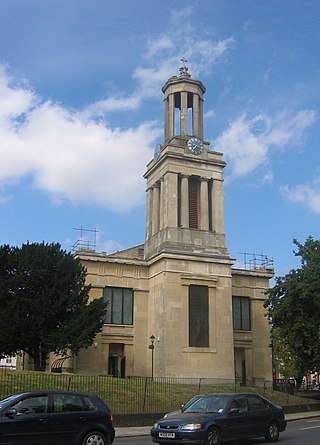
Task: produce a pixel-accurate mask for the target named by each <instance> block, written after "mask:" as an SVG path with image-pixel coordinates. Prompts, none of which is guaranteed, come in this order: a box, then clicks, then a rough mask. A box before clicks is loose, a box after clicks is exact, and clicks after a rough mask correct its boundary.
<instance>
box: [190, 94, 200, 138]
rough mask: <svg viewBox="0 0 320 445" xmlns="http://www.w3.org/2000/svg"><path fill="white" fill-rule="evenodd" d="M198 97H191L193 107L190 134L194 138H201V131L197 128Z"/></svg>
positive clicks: (195, 95)
mask: <svg viewBox="0 0 320 445" xmlns="http://www.w3.org/2000/svg"><path fill="white" fill-rule="evenodd" d="M199 100H200V98H199V96H198V95H197V94H194V95H193V107H192V134H193V135H194V136H196V137H201V131H200V128H199V115H200V114H199V113H200V110H199Z"/></svg>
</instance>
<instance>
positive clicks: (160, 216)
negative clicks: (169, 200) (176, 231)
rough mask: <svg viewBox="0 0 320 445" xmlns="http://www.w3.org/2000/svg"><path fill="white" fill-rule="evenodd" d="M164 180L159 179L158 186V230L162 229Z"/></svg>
mask: <svg viewBox="0 0 320 445" xmlns="http://www.w3.org/2000/svg"><path fill="white" fill-rule="evenodd" d="M163 186H164V181H163V178H161V179H160V182H159V187H160V203H159V213H160V215H159V230H162V229H163V227H164V225H163V211H164V187H163Z"/></svg>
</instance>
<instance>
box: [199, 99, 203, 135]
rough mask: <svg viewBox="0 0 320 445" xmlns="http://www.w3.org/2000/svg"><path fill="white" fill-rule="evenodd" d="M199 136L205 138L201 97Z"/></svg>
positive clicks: (200, 100)
mask: <svg viewBox="0 0 320 445" xmlns="http://www.w3.org/2000/svg"><path fill="white" fill-rule="evenodd" d="M199 138H200V139H201V140H202V139H203V99H202V98H201V97H199Z"/></svg>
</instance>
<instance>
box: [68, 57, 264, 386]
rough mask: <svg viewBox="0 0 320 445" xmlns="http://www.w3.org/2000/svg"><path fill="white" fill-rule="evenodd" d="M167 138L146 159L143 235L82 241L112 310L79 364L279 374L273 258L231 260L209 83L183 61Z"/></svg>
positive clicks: (246, 376) (168, 87) (172, 89)
mask: <svg viewBox="0 0 320 445" xmlns="http://www.w3.org/2000/svg"><path fill="white" fill-rule="evenodd" d="M162 91H163V94H164V139H163V143H162V144H159V145H157V147H156V149H155V153H154V158H153V159H152V160H150V162H149V163H148V165H147V167H146V172H145V174H144V178H145V179H146V234H145V241H144V243H143V244H141V245H139V246H135V247H132V248H129V249H126V250H124V251H120V252H116V253H113V254H109V255H108V254H105V253H98V252H95V251H93V250H79V251H77V253H76V256H77V257H79V258H80V259H81V261H82V263H83V264H84V266H85V267H86V268H87V281H88V283H90V284H91V286H92V288H91V291H90V298H92V299H93V298H100V297H103V298H104V299H105V300H106V301H108V310H107V314H106V318H105V324H104V326H103V330H102V332H101V333H100V334H98V336H97V338H96V340H95V342H94V344H93V345H92V346H91V347H90V348H88V349H86V350H82V351H80V353H79V354H78V356H77V357H75V358H74V362H73V370H74V372H76V373H79V374H99V375H114V376H119V377H127V376H154V377H183V378H215V379H228V380H230V379H237V381H238V382H242V383H243V384H245V382H246V381H250V382H252V383H253V384H255V385H263V384H264V382H265V381H269V382H270V381H271V380H272V359H271V349H270V332H269V324H268V320H267V318H266V317H265V315H264V314H265V309H264V307H263V303H264V301H265V298H266V297H265V295H264V292H265V290H266V289H267V288H268V287H269V280H270V279H271V278H272V277H273V268H272V267H268V266H267V265H264V264H263V265H262V266H260V267H251V268H243V269H240V268H234V267H233V265H234V263H235V260H234V259H232V258H230V256H229V253H228V250H227V246H226V234H225V228H224V188H223V170H224V168H225V166H226V163H225V161H224V160H223V155H222V153H220V152H219V151H216V148H217V149H218V148H219V147H214V148H211V147H210V142H208V141H207V140H206V139H205V135H204V128H203V113H204V107H203V103H204V102H203V95H204V93H205V87H204V85H203V84H202V82H201V81H200V80H195V79H193V78H192V77H191V76H190V74H189V73H188V68H187V67H186V66H185V64H184V62H183V65H182V67H181V68H180V72H179V75H178V76H172V77H170V79H168V80H167V82H166V83H165V84H164V86H163V87H162Z"/></svg>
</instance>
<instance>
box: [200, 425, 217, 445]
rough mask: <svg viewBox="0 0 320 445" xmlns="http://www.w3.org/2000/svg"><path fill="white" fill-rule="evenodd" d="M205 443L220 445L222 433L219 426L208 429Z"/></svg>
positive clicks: (206, 444)
mask: <svg viewBox="0 0 320 445" xmlns="http://www.w3.org/2000/svg"><path fill="white" fill-rule="evenodd" d="M204 443H205V445H220V444H221V433H220V431H219V429H218V428H216V427H211V428H209V429H208V431H207V434H206V438H205V442H204Z"/></svg>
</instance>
